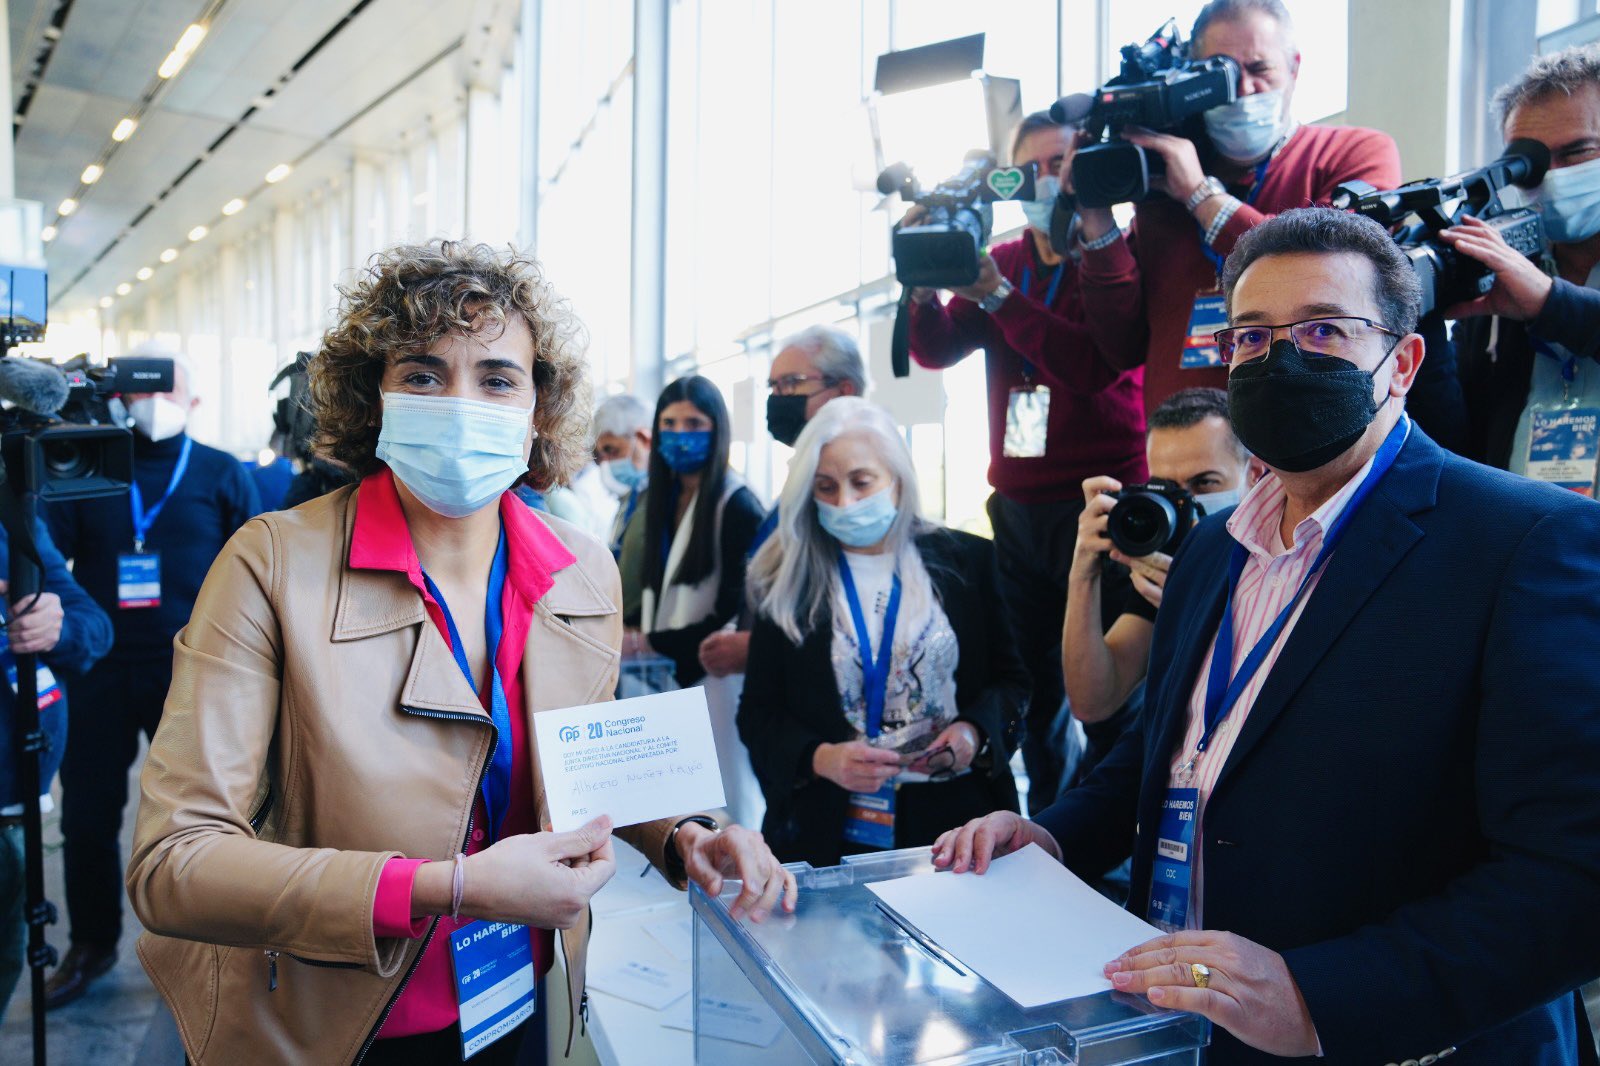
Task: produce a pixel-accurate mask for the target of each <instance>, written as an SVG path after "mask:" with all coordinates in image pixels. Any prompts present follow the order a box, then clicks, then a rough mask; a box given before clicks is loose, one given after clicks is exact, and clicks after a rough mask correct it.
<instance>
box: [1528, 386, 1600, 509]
mask: <svg viewBox="0 0 1600 1066" xmlns="http://www.w3.org/2000/svg"><path fill="white" fill-rule="evenodd" d="M1526 473H1527V476H1528V477H1531V478H1534V479H1535V480H1538V481H1545V482H1549V483H1550V484H1552V485H1559V486H1560V487H1561V488H1564V489H1570V490H1572V491H1573V492H1576V493H1579V494H1581V495H1584V496H1590V497H1593V496H1594V488H1595V476H1596V474H1597V473H1600V408H1596V407H1565V408H1539V407H1535V408H1533V409H1532V410H1531V411H1530V412H1529V422H1528V463H1527V469H1526Z"/></svg>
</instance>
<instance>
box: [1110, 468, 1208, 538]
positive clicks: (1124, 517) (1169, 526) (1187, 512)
mask: <svg viewBox="0 0 1600 1066" xmlns="http://www.w3.org/2000/svg"><path fill="white" fill-rule="evenodd" d="M1112 495H1114V496H1116V498H1117V503H1116V506H1114V507H1112V508H1111V514H1110V515H1109V516H1108V517H1107V519H1106V535H1107V536H1108V537H1110V538H1111V543H1112V544H1115V545H1116V546H1117V550H1118V551H1120V552H1121V553H1122V554H1123V555H1129V556H1133V557H1135V558H1137V557H1139V556H1143V555H1150V554H1152V553H1154V552H1166V553H1167V554H1168V555H1171V554H1172V553H1173V552H1175V551H1177V550H1178V545H1179V544H1182V543H1183V538H1184V537H1185V536H1186V535H1188V532H1189V530H1191V529H1193V528H1194V524H1195V523H1196V522H1198V521H1200V519H1201V518H1202V517H1203V516H1204V515H1205V510H1204V509H1203V508H1202V507H1201V506H1200V505H1199V504H1198V503H1196V502H1195V498H1194V496H1193V495H1191V494H1190V492H1189V490H1188V489H1186V488H1184V487H1183V486H1182V485H1180V484H1178V483H1177V482H1176V481H1167V480H1165V479H1164V478H1158V477H1156V478H1151V479H1150V480H1149V481H1147V482H1145V483H1144V484H1143V485H1129V486H1128V487H1127V488H1125V489H1123V490H1122V491H1121V492H1117V493H1113V494H1112Z"/></svg>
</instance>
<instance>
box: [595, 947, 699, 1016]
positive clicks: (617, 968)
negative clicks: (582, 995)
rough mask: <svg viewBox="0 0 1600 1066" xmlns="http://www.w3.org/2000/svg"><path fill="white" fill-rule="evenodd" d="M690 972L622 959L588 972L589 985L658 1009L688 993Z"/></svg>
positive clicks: (642, 1005) (611, 994)
mask: <svg viewBox="0 0 1600 1066" xmlns="http://www.w3.org/2000/svg"><path fill="white" fill-rule="evenodd" d="M690 983H691V982H690V980H689V971H688V970H686V969H683V968H681V967H675V968H672V969H668V968H667V967H665V966H653V965H651V964H650V963H647V962H638V961H635V960H632V959H625V960H623V961H621V962H614V963H611V964H609V965H606V966H601V967H599V968H597V969H594V970H590V971H589V987H590V988H592V989H594V990H595V991H597V992H604V993H606V994H607V995H609V996H620V997H621V998H623V999H626V1000H629V1001H630V1002H633V1003H637V1004H639V1005H640V1006H641V1007H649V1008H650V1009H651V1010H660V1009H661V1008H662V1007H665V1006H667V1005H668V1004H670V1003H672V1002H674V1001H675V1000H679V999H682V998H683V997H684V996H686V995H688V994H689V985H690Z"/></svg>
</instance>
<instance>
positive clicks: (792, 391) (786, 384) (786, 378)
mask: <svg viewBox="0 0 1600 1066" xmlns="http://www.w3.org/2000/svg"><path fill="white" fill-rule="evenodd" d="M808 381H815V382H817V383H819V384H820V385H821V386H822V388H823V389H831V388H833V387H834V386H835V385H837V384H838V382H837V381H836V380H834V379H833V378H830V377H828V376H826V375H824V374H785V375H783V377H781V378H770V379H768V381H767V388H769V389H771V390H772V394H773V395H774V396H799V395H803V394H802V393H801V392H800V391H799V389H800V387H801V386H802V385H804V384H805V383H806V382H808ZM817 391H818V392H821V391H822V389H818V390H817Z"/></svg>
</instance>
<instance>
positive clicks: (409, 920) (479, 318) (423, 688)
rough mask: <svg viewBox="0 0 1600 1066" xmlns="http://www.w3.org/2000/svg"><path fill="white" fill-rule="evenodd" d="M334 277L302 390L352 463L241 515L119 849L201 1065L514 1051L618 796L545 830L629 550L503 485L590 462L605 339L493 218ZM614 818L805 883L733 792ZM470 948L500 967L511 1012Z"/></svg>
mask: <svg viewBox="0 0 1600 1066" xmlns="http://www.w3.org/2000/svg"><path fill="white" fill-rule="evenodd" d="M343 297H344V299H343V302H342V305H341V307H340V314H339V321H338V323H337V324H336V325H335V326H334V328H333V329H331V330H330V331H329V332H328V335H327V336H326V337H325V338H324V340H323V344H322V347H321V350H320V351H318V353H317V355H316V357H315V358H314V359H313V360H312V361H311V366H310V374H311V399H312V404H313V407H314V413H315V414H316V416H317V425H318V427H319V439H318V451H319V454H321V455H322V456H323V457H325V458H327V459H330V460H332V461H335V462H338V463H339V464H341V465H342V466H343V467H345V468H347V469H349V470H350V471H351V472H352V473H353V474H354V475H355V476H357V477H359V478H360V479H361V480H360V482H359V483H358V484H355V485H351V486H347V487H345V488H341V489H339V490H337V491H335V492H332V493H330V494H328V495H326V496H323V497H321V498H319V499H316V500H313V501H311V502H309V503H307V504H304V505H302V506H301V507H298V508H296V509H295V510H293V511H279V512H275V513H272V514H267V515H263V516H261V517H260V518H257V519H255V520H254V521H252V522H250V523H249V524H247V525H245V526H244V527H243V528H242V529H241V530H240V531H239V532H238V533H237V534H236V535H235V536H234V537H233V539H232V540H230V541H229V542H228V545H227V547H226V548H225V549H224V550H223V552H222V555H221V556H219V557H218V559H217V562H216V565H215V566H213V567H212V569H211V572H210V574H209V575H208V576H207V577H206V581H205V585H204V586H203V587H202V588H201V590H200V596H199V599H198V601H197V602H196V604H195V608H194V612H193V614H192V615H191V617H190V621H189V624H188V626H187V627H186V628H185V629H184V630H183V631H182V632H181V633H179V634H178V637H177V640H176V642H175V657H174V666H173V681H172V689H171V692H170V693H169V695H168V697H167V703H166V707H165V710H164V711H163V714H162V718H161V726H160V728H159V729H158V730H157V732H156V735H155V738H154V740H153V741H152V742H151V745H150V755H149V758H148V760H147V761H146V763H145V768H144V775H143V778H142V780H141V785H142V789H143V802H142V804H141V805H140V809H139V823H138V829H137V832H136V833H135V838H134V850H133V858H132V861H131V863H130V864H129V867H128V874H127V884H128V894H129V896H130V898H131V899H132V901H133V906H134V909H135V910H136V911H137V912H138V914H139V918H140V920H142V921H143V922H144V924H145V927H146V928H147V929H148V930H149V932H148V933H147V934H146V935H145V936H144V938H143V939H141V941H140V943H139V956H140V959H141V960H142V961H143V962H144V965H145V968H146V969H147V970H148V971H149V973H150V976H151V978H152V980H153V981H154V982H155V985H156V987H157V988H158V989H160V991H161V994H162V996H163V997H164V998H165V999H166V1001H167V1004H168V1005H169V1006H170V1007H171V1008H172V1013H173V1015H174V1017H175V1018H176V1019H177V1023H178V1031H179V1033H180V1034H181V1036H182V1038H183V1042H184V1047H185V1050H186V1051H187V1053H188V1058H189V1061H191V1062H194V1063H196V1064H201V1066H204V1064H209V1063H224V1064H228V1066H232V1064H233V1063H243V1062H317V1063H351V1062H357V1061H359V1062H363V1063H365V1064H366V1066H373V1064H376V1063H413V1062H446V1061H449V1062H454V1061H459V1058H460V1056H461V1055H462V1052H463V1046H464V1043H466V1044H468V1045H469V1046H471V1048H472V1050H473V1051H474V1052H475V1054H474V1058H473V1061H474V1063H483V1062H490V1063H494V1062H512V1061H516V1060H517V1054H518V1050H519V1047H518V1045H520V1044H521V1043H522V1038H523V1035H524V1034H525V1032H526V1031H527V1029H528V1028H529V1027H530V1025H531V1023H529V1022H527V1021H524V1020H522V1019H523V1018H524V1017H525V1015H522V1014H520V1013H518V1014H516V1015H513V1014H511V1011H512V1010H513V1008H515V1009H516V1010H517V1011H519V1012H520V1011H522V1010H525V1009H528V1008H527V1000H528V998H529V997H531V996H532V995H533V981H534V975H542V974H543V973H544V972H545V971H546V970H548V969H549V966H550V963H551V960H552V958H553V952H554V936H553V934H552V932H551V931H552V930H557V929H559V930H561V931H562V932H561V940H562V947H563V949H564V950H563V954H564V957H565V959H566V973H567V988H566V990H565V991H566V995H567V997H568V1001H569V1003H570V1005H571V1010H572V1015H573V1017H574V1018H576V1017H580V1016H581V1005H582V1002H583V998H584V988H583V974H584V955H585V949H586V945H587V941H588V931H589V921H588V917H587V912H588V903H589V898H590V896H592V895H593V894H594V892H595V891H596V890H598V889H599V888H600V886H601V885H603V884H605V882H606V880H607V879H608V878H609V877H610V876H611V874H612V873H613V872H614V870H615V860H614V856H613V852H612V846H611V824H610V822H609V821H608V820H607V819H606V818H604V817H603V816H602V817H598V818H595V819H594V820H592V821H590V822H589V823H588V824H587V825H584V826H583V827H581V828H580V829H578V830H575V831H573V832H568V833H552V832H540V831H539V828H540V826H542V825H545V824H547V821H548V817H549V814H548V803H547V802H546V797H545V794H544V788H543V786H542V785H541V783H540V781H539V776H538V770H537V765H536V757H537V749H536V745H535V743H534V730H533V716H534V715H536V714H539V713H541V712H544V711H550V710H558V709H561V708H566V707H573V706H582V705H587V704H591V703H595V702H598V701H600V700H604V699H607V698H609V696H610V694H611V692H612V691H613V690H614V689H615V687H616V682H617V665H618V654H617V645H618V643H619V642H620V640H621V636H622V632H621V631H622V626H621V622H620V616H619V614H618V607H617V604H618V602H619V585H618V580H617V569H616V564H615V563H614V562H613V560H612V558H611V553H610V552H609V551H608V550H607V549H606V547H605V546H604V545H602V544H600V543H599V542H598V541H596V540H594V539H593V538H591V537H589V536H588V535H586V534H584V533H582V532H580V531H579V530H578V529H577V528H576V527H573V526H570V525H568V524H566V523H564V522H561V521H560V520H558V519H555V518H551V517H547V516H539V515H535V514H534V513H533V512H532V511H530V510H529V509H528V508H527V507H525V506H523V505H522V504H521V503H520V502H518V500H517V498H516V496H515V494H514V493H512V492H511V491H509V490H511V488H512V487H513V486H514V485H517V484H519V483H528V484H532V485H533V486H534V487H535V488H539V489H544V488H548V487H549V486H550V485H551V484H552V483H555V482H558V481H560V480H562V479H563V478H565V477H566V476H567V475H568V474H569V473H570V472H571V471H572V470H573V469H575V468H577V467H578V466H579V465H580V464H582V463H585V462H587V461H588V460H589V435H588V427H587V422H588V412H589V409H590V408H589V401H588V395H587V390H586V389H585V387H584V380H585V377H586V376H587V367H586V366H585V364H584V361H583V356H582V353H581V349H580V347H579V345H578V342H577V336H578V332H577V328H576V323H575V322H574V321H573V320H572V317H571V315H570V313H569V312H568V311H567V310H566V306H565V304H564V303H563V302H562V301H561V300H560V299H559V298H558V297H557V296H556V294H555V292H554V291H553V290H552V289H551V288H550V286H549V285H548V284H547V283H546V282H545V280H544V278H543V277H542V276H541V274H540V273H539V270H538V268H537V267H536V266H535V265H534V264H533V263H532V262H531V261H529V260H526V259H522V258H518V257H516V256H515V255H507V254H504V253H497V252H495V251H494V250H492V249H490V248H488V247H487V246H483V245H478V246H469V245H463V244H456V243H451V242H440V241H435V242H432V243H430V244H426V245H415V246H403V247H399V248H395V249H392V250H390V251H388V252H385V253H383V254H382V255H379V256H376V257H374V260H373V262H372V264H371V266H370V268H369V269H368V270H367V272H366V273H365V274H364V275H363V276H362V277H361V278H360V279H359V280H358V281H357V282H356V283H355V284H353V285H351V286H350V287H349V288H347V289H345V290H344V292H343ZM619 835H622V836H624V837H625V838H626V839H627V840H628V841H629V842H630V843H632V844H633V845H634V846H635V847H638V848H639V849H640V850H641V851H643V852H644V853H645V854H646V855H647V856H649V858H650V860H651V862H653V863H654V864H655V865H656V866H657V867H659V868H660V869H661V870H662V872H663V874H664V875H665V876H666V877H668V878H669V879H670V880H672V881H673V882H674V883H676V884H678V885H680V886H681V885H683V884H685V883H686V881H688V880H693V881H695V882H696V883H698V884H700V885H701V886H702V887H704V888H706V889H707V891H710V892H713V893H715V892H718V891H720V889H721V884H722V875H723V874H730V875H732V874H737V875H738V876H740V877H741V878H743V879H745V880H744V885H745V893H744V897H743V898H742V899H741V901H740V902H739V904H738V905H737V906H736V909H739V910H746V911H749V912H751V913H752V915H753V916H754V917H755V918H756V919H758V920H759V919H760V918H762V917H764V916H765V915H766V914H767V913H768V912H770V910H771V909H772V907H773V906H774V905H775V904H776V903H777V900H778V898H779V896H780V895H784V896H785V903H786V905H788V906H790V909H792V904H793V897H794V879H793V878H792V877H791V876H789V875H788V874H787V873H786V872H785V871H783V870H782V868H781V867H779V866H778V865H777V863H776V861H775V860H774V859H773V857H772V854H771V852H770V851H768V850H767V848H766V846H765V845H764V844H762V843H761V840H760V838H759V836H757V835H756V834H754V833H751V832H749V831H747V830H744V829H741V828H739V827H738V826H727V827H726V828H719V813H711V814H690V815H688V816H686V817H671V818H663V819H659V820H657V821H653V822H647V823H644V824H642V825H636V826H630V827H627V828H625V829H622V830H619ZM469 915H470V917H469ZM485 954H487V955H488V956H489V957H488V958H487V959H485V958H484V955H485ZM462 960H469V961H466V962H464V963H463V961H462ZM453 965H469V966H473V967H474V968H483V967H492V968H493V969H494V972H495V973H496V975H497V976H496V978H495V980H496V982H503V984H501V983H497V984H495V985H492V986H487V987H490V988H492V989H494V990H495V992H494V995H495V997H496V1002H498V1003H499V1006H497V1007H496V1008H495V1013H491V1014H489V1015H488V1016H487V1017H485V1016H483V1012H482V1010H474V1009H470V1002H471V1000H472V999H473V998H474V997H471V996H465V998H466V1000H467V1001H468V1002H469V1008H468V1009H463V1005H462V1004H463V997H464V994H465V991H466V986H459V985H458V984H457V982H456V981H455V979H454V977H453V976H452V968H453ZM500 975H504V976H503V977H502V976H500ZM521 982H525V983H521ZM477 987H478V986H472V988H473V989H474V990H475V989H476V988H477ZM502 995H504V998H501V997H502ZM480 1003H481V1001H480ZM534 1003H535V1008H536V1009H538V1010H544V1009H545V1001H544V1000H543V998H542V997H537V998H535V1000H534ZM463 1029H465V1030H466V1032H463ZM484 1043H486V1044H487V1045H488V1046H483V1047H482V1049H481V1050H479V1048H478V1045H480V1044H484ZM569 1045H570V1036H569Z"/></svg>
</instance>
